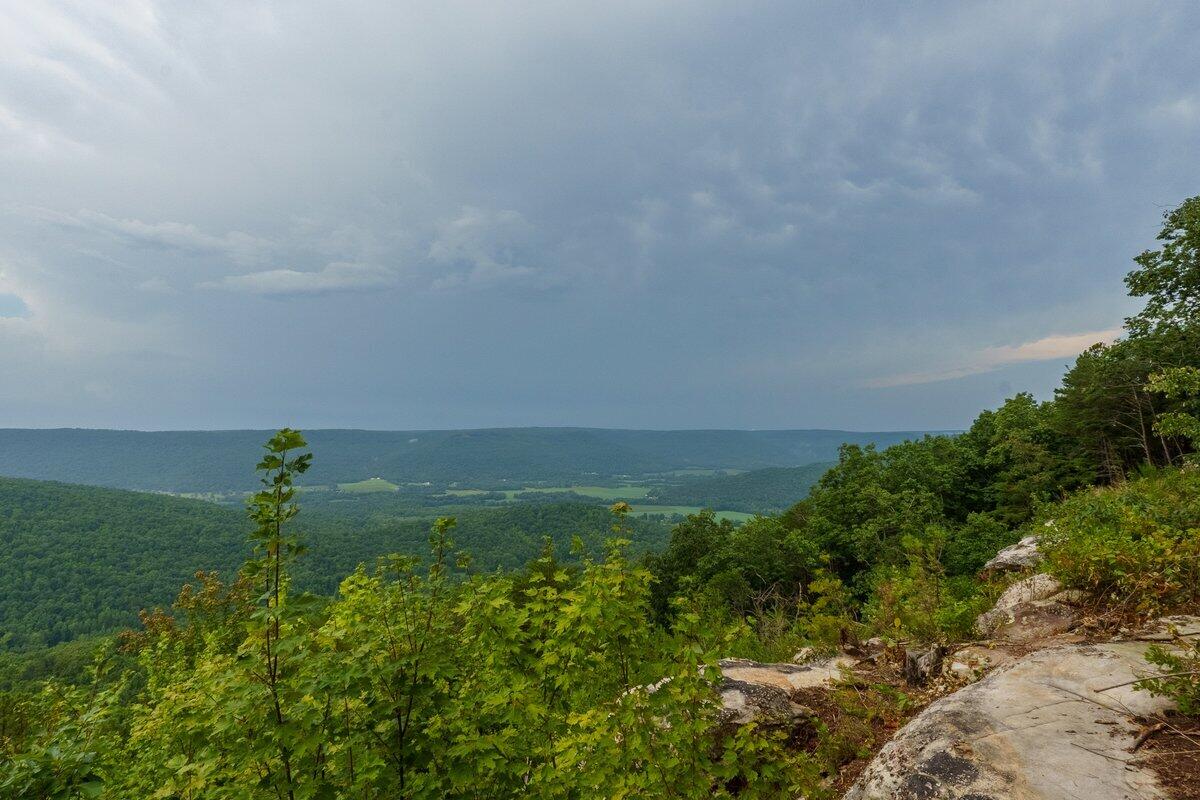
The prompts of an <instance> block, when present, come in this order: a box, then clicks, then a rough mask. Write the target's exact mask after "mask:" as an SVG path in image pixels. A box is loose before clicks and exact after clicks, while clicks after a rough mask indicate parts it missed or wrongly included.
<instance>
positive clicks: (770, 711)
mask: <svg viewBox="0 0 1200 800" xmlns="http://www.w3.org/2000/svg"><path fill="white" fill-rule="evenodd" d="M854 663H855V662H854V659H851V658H846V657H844V656H836V657H834V658H826V659H819V660H816V661H810V662H808V663H805V664H763V663H760V662H757V661H747V660H745V659H740V658H729V659H724V660H723V661H721V662H720V667H721V675H722V678H723V680H722V682H721V690H720V691H721V706H722V711H721V720H722V722H724V723H725V724H729V725H744V724H746V723H748V722H758V723H759V724H764V725H771V726H775V727H783V728H795V727H797V726H800V725H803V724H807V723H808V722H809V720H810V719H811V718H812V716H813V715H812V711H810V710H809V709H808V708H807V707H805V706H804V705H802V704H800V703H797V702H795V700H794V697H795V693H796V692H797V691H799V690H800V689H811V688H814V687H818V686H828V685H830V684H831V683H833V682H834V681H835V680H837V679H838V678H839V677H841V674H842V670H843V669H847V668H849V667H851V666H853V665H854Z"/></svg>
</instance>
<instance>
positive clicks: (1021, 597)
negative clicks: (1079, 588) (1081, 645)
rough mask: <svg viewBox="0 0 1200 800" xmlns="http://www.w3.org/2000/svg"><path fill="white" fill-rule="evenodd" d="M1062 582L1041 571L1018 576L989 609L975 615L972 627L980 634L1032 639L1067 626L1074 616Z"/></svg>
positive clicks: (1016, 640) (1057, 631) (1071, 623)
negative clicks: (1017, 579)
mask: <svg viewBox="0 0 1200 800" xmlns="http://www.w3.org/2000/svg"><path fill="white" fill-rule="evenodd" d="M1066 595H1067V593H1066V592H1063V587H1062V584H1061V583H1059V582H1058V581H1057V580H1056V579H1055V578H1053V577H1051V576H1050V575H1046V574H1044V573H1039V574H1037V575H1030V576H1029V577H1028V578H1024V579H1023V580H1019V581H1017V582H1016V583H1014V584H1013V585H1012V586H1009V587H1008V589H1006V590H1005V591H1004V594H1002V595H1000V599H999V600H997V601H996V605H995V606H993V607H992V609H991V610H990V611H986V612H984V613H983V614H980V615H979V618H978V619H976V620H975V628H976V629H977V630H978V631H979V633H981V634H982V635H984V636H993V637H996V638H1000V639H1006V640H1008V641H1013V642H1018V641H1032V640H1034V639H1042V638H1045V637H1047V636H1053V635H1054V634H1056V633H1062V632H1063V631H1066V630H1069V629H1070V628H1071V627H1072V626H1073V625H1074V624H1075V621H1076V619H1077V617H1078V614H1077V613H1076V611H1075V609H1074V607H1073V606H1071V605H1070V604H1069V603H1068V602H1066V601H1067V600H1070V599H1073V598H1071V597H1067V596H1066Z"/></svg>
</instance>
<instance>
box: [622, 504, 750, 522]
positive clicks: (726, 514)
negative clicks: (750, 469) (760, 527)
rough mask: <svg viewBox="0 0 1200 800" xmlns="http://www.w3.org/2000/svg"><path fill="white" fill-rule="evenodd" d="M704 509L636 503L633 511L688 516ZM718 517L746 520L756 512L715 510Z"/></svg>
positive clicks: (737, 520) (643, 514)
mask: <svg viewBox="0 0 1200 800" xmlns="http://www.w3.org/2000/svg"><path fill="white" fill-rule="evenodd" d="M700 511H703V509H702V508H700V507H699V506H652V505H640V504H639V505H634V507H633V513H634V514H636V515H638V516H642V517H644V516H647V515H649V514H665V515H666V516H668V517H670V516H675V515H679V516H687V515H688V514H696V513H698V512H700ZM715 513H716V515H717V519H727V520H731V521H733V522H745V521H746V520H748V519H753V518H754V514H747V513H745V512H742V511H717V512H715Z"/></svg>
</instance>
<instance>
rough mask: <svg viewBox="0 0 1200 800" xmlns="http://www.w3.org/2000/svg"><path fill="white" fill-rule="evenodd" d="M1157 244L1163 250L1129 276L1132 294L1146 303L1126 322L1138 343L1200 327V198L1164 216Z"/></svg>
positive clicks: (1142, 258)
mask: <svg viewBox="0 0 1200 800" xmlns="http://www.w3.org/2000/svg"><path fill="white" fill-rule="evenodd" d="M1158 240H1159V241H1160V242H1162V243H1163V245H1162V248H1161V249H1159V250H1147V251H1145V252H1143V253H1142V254H1141V255H1139V256H1138V257H1137V258H1135V259H1134V261H1135V262H1137V265H1138V267H1137V269H1135V270H1133V271H1132V272H1130V273H1129V274H1128V275H1127V276H1125V285H1126V286H1128V287H1129V294H1130V295H1132V296H1133V297H1145V298H1146V307H1145V308H1143V309H1142V310H1141V311H1140V312H1138V313H1137V314H1135V315H1134V316H1132V317H1130V318H1128V319H1127V320H1126V321H1125V324H1126V327H1128V328H1129V331H1130V334H1131V335H1132V336H1134V337H1138V336H1144V335H1146V334H1149V333H1154V332H1156V331H1161V330H1162V329H1164V328H1184V327H1191V326H1194V325H1196V323H1197V322H1198V321H1200V196H1196V197H1190V198H1188V199H1187V200H1184V201H1183V202H1182V203H1181V204H1180V205H1179V206H1178V207H1177V208H1174V209H1172V210H1170V211H1168V212H1166V213H1165V214H1163V227H1162V230H1161V231H1160V232H1159V234H1158Z"/></svg>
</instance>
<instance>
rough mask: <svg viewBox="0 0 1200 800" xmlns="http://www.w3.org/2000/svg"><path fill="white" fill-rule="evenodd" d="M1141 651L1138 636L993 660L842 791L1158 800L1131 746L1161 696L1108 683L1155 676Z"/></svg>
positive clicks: (876, 798)
mask: <svg viewBox="0 0 1200 800" xmlns="http://www.w3.org/2000/svg"><path fill="white" fill-rule="evenodd" d="M1145 650H1146V642H1145V641H1123V642H1108V643H1106V644H1101V645H1084V644H1073V645H1061V646H1057V647H1051V648H1048V649H1045V650H1040V651H1038V652H1035V653H1033V654H1031V655H1028V656H1025V657H1024V658H1021V659H1018V660H1016V661H1014V662H1013V663H1011V664H1009V665H1007V666H1005V667H1001V668H999V669H997V670H996V671H994V672H992V673H991V674H989V675H988V676H987V677H985V678H984V679H983V680H981V681H979V682H978V683H975V684H972V685H970V686H967V687H966V688H963V689H960V690H959V691H957V692H955V693H954V694H952V695H949V696H947V697H944V698H942V699H940V700H938V701H937V702H935V703H933V704H932V705H930V706H929V707H928V708H927V709H925V710H924V711H923V712H921V713H920V714H919V715H917V716H916V717H915V718H914V719H912V720H911V721H910V722H909V723H908V724H907V725H906V726H904V727H903V728H902V729H901V730H900V731H898V732H897V733H896V735H895V737H894V738H893V739H892V741H890V742H889V743H888V744H887V745H886V746H885V747H884V748H883V750H881V751H880V752H879V754H878V755H877V756H876V757H875V759H874V760H873V761H872V762H871V764H870V765H868V767H867V769H866V770H865V771H864V772H863V774H862V775H861V776H860V777H859V780H858V781H857V782H856V783H855V784H854V786H853V787H852V788H851V789H850V791H849V792H848V793H847V794H846V798H847V800H882V799H883V798H897V799H898V800H934V799H935V798H936V799H937V800H989V799H990V800H1081V799H1082V800H1134V799H1135V798H1137V799H1140V798H1159V797H1163V796H1164V795H1163V794H1162V792H1161V790H1160V788H1159V785H1158V780H1157V778H1156V777H1155V776H1154V775H1153V774H1151V773H1150V772H1148V771H1147V770H1145V769H1143V768H1141V767H1139V766H1138V763H1137V760H1136V757H1135V756H1134V754H1132V753H1131V752H1130V748H1131V746H1132V745H1133V743H1134V740H1135V738H1136V737H1137V734H1138V730H1139V729H1138V726H1137V724H1136V723H1135V722H1134V721H1133V720H1132V719H1131V717H1132V716H1138V715H1148V714H1153V713H1157V712H1160V711H1162V710H1164V709H1166V708H1167V707H1168V703H1167V702H1166V701H1165V700H1163V699H1162V698H1155V697H1151V696H1150V695H1149V694H1147V693H1145V692H1139V691H1136V690H1135V689H1134V688H1133V687H1132V686H1120V687H1117V688H1109V687H1114V686H1117V685H1118V684H1122V683H1125V682H1126V681H1130V680H1133V679H1135V678H1137V677H1140V676H1142V675H1145V674H1148V673H1150V672H1152V667H1151V666H1150V665H1149V664H1147V663H1146V662H1145V660H1144V659H1143V658H1142V654H1143V653H1144V652H1145ZM1101 690H1105V691H1101Z"/></svg>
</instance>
